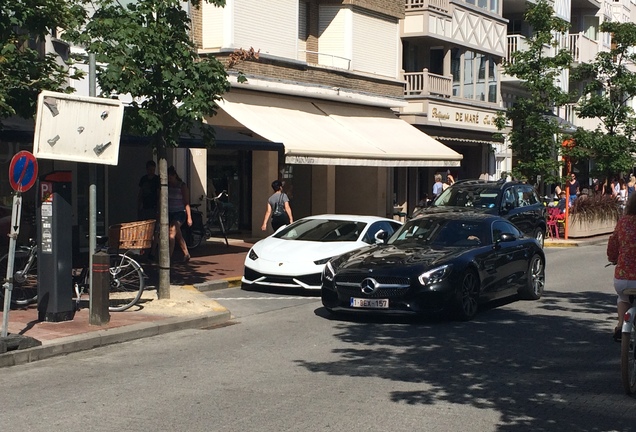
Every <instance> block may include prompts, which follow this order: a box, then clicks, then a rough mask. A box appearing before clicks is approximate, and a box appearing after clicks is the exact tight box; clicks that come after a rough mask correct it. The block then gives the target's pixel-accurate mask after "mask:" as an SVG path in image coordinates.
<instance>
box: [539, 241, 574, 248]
mask: <svg viewBox="0 0 636 432" xmlns="http://www.w3.org/2000/svg"><path fill="white" fill-rule="evenodd" d="M578 246H579V244H578V243H575V242H561V243H552V242H545V243H544V245H543V247H547V248H566V247H578Z"/></svg>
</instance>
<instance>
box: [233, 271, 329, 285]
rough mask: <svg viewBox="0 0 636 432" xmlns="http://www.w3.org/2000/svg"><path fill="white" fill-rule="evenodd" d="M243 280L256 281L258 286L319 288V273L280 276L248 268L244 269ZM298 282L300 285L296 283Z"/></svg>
mask: <svg viewBox="0 0 636 432" xmlns="http://www.w3.org/2000/svg"><path fill="white" fill-rule="evenodd" d="M244 276H245V279H247V280H249V281H255V280H258V282H257V283H259V284H271V285H294V286H302V285H308V286H314V287H315V286H320V284H321V276H322V274H321V273H315V274H309V275H301V276H281V275H271V274H265V273H261V272H257V271H255V270H253V269H251V268H249V267H245V271H244ZM297 281H298V282H300V284H299V283H298V282H297Z"/></svg>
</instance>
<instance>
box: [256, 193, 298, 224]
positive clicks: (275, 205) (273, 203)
mask: <svg viewBox="0 0 636 432" xmlns="http://www.w3.org/2000/svg"><path fill="white" fill-rule="evenodd" d="M272 189H273V190H274V193H273V194H272V195H271V196H270V197H269V198H268V199H267V210H266V211H265V217H264V218H263V226H261V230H263V231H265V230H266V229H267V221H268V220H269V218H270V215H271V217H272V228H273V229H274V231H277V230H278V228H280V227H282V226H283V225H289V224H290V223H292V222H293V221H294V217H293V216H292V211H291V207H290V206H289V197H288V196H287V194H286V193H285V192H283V182H281V181H280V180H274V181H273V182H272Z"/></svg>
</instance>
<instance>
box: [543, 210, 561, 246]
mask: <svg viewBox="0 0 636 432" xmlns="http://www.w3.org/2000/svg"><path fill="white" fill-rule="evenodd" d="M546 224H547V225H548V236H549V237H552V238H557V239H558V238H559V228H560V225H564V224H565V214H563V213H561V210H559V208H558V207H548V220H547V221H546Z"/></svg>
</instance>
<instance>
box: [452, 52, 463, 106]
mask: <svg viewBox="0 0 636 432" xmlns="http://www.w3.org/2000/svg"><path fill="white" fill-rule="evenodd" d="M461 61H462V55H461V51H459V48H453V49H452V50H451V74H452V75H453V96H460V95H461Z"/></svg>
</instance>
